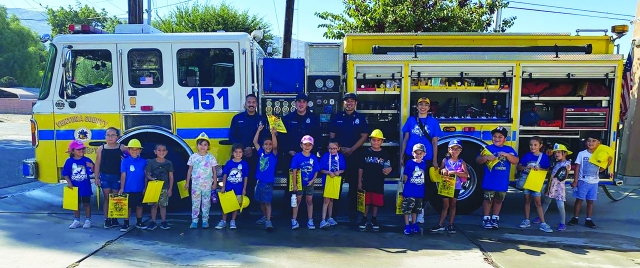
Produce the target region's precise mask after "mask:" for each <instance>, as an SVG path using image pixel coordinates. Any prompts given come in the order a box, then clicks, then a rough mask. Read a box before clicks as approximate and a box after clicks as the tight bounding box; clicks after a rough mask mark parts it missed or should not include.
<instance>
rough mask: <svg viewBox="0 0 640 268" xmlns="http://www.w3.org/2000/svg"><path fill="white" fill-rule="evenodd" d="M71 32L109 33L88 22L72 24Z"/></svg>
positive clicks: (70, 26)
mask: <svg viewBox="0 0 640 268" xmlns="http://www.w3.org/2000/svg"><path fill="white" fill-rule="evenodd" d="M69 32H70V33H72V34H75V33H83V34H104V33H107V32H105V31H103V30H101V29H98V28H96V27H93V26H91V25H87V24H70V25H69Z"/></svg>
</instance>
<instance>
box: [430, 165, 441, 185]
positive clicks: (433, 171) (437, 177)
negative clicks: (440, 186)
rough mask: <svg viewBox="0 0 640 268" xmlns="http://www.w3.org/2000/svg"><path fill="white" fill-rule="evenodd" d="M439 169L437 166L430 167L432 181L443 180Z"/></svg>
mask: <svg viewBox="0 0 640 268" xmlns="http://www.w3.org/2000/svg"><path fill="white" fill-rule="evenodd" d="M438 171H439V170H438V169H437V168H435V167H430V168H429V179H430V180H431V182H440V181H442V177H441V175H440V172H438Z"/></svg>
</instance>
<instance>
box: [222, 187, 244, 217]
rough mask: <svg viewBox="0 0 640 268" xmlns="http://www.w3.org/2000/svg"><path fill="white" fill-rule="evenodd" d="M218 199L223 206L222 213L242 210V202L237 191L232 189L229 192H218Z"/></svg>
mask: <svg viewBox="0 0 640 268" xmlns="http://www.w3.org/2000/svg"><path fill="white" fill-rule="evenodd" d="M218 199H220V206H221V207H222V213H224V214H227V213H231V212H234V211H236V210H240V203H239V202H238V197H236V193H235V192H234V191H233V190H231V191H228V192H224V193H222V192H218Z"/></svg>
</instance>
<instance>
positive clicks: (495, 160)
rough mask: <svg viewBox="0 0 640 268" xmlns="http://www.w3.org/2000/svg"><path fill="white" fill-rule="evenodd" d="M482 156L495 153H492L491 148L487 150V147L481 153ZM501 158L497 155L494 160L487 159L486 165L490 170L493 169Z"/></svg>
mask: <svg viewBox="0 0 640 268" xmlns="http://www.w3.org/2000/svg"><path fill="white" fill-rule="evenodd" d="M481 155H482V156H487V155H493V153H491V152H490V151H489V150H487V148H484V149H483V150H482V153H481ZM499 161H500V160H499V159H498V158H497V157H496V159H494V160H493V161H487V163H486V165H487V167H488V168H489V170H492V169H493V166H495V165H496V164H497V163H498V162H499Z"/></svg>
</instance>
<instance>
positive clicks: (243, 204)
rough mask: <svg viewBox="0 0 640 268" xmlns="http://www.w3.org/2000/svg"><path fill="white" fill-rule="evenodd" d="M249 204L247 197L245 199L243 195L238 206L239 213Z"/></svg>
mask: <svg viewBox="0 0 640 268" xmlns="http://www.w3.org/2000/svg"><path fill="white" fill-rule="evenodd" d="M250 203H251V201H249V197H247V196H246V195H243V196H242V205H241V206H240V212H242V210H243V209H245V208H247V207H248V206H249V204H250Z"/></svg>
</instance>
